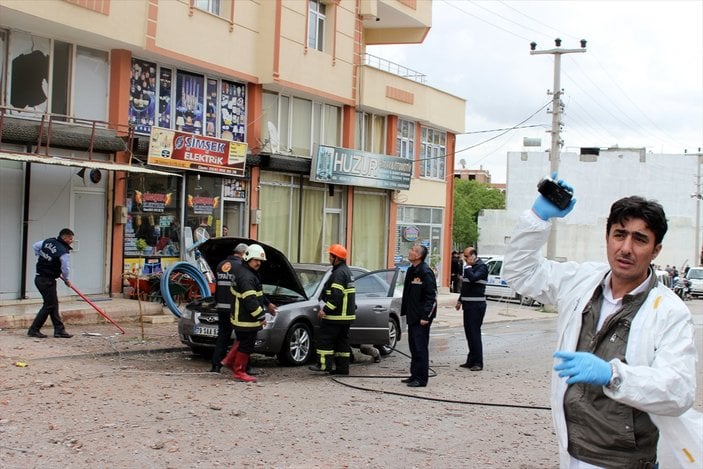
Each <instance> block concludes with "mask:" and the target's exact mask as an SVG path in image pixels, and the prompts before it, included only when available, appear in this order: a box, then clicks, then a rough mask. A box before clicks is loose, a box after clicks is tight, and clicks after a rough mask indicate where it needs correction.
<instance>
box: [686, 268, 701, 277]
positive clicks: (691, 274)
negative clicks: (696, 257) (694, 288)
mask: <svg viewBox="0 0 703 469" xmlns="http://www.w3.org/2000/svg"><path fill="white" fill-rule="evenodd" d="M687 277H688V278H689V279H693V280H703V269H691V270H689V272H688V275H687Z"/></svg>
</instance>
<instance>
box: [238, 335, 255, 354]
mask: <svg viewBox="0 0 703 469" xmlns="http://www.w3.org/2000/svg"><path fill="white" fill-rule="evenodd" d="M257 332H259V331H258V330H257V329H236V334H237V342H239V349H238V350H239V351H240V352H242V353H246V354H247V355H251V354H252V353H254V345H255V344H256V334H257Z"/></svg>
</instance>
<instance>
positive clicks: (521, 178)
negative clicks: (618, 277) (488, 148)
mask: <svg viewBox="0 0 703 469" xmlns="http://www.w3.org/2000/svg"><path fill="white" fill-rule="evenodd" d="M507 160H508V166H507V194H506V209H505V210H484V211H483V213H482V214H481V215H480V216H479V220H478V224H479V247H480V252H490V253H494V254H503V253H504V252H505V249H506V246H507V244H508V243H509V242H510V237H511V235H512V232H513V228H514V227H515V224H516V223H517V220H518V218H519V217H520V215H521V214H522V212H523V211H524V210H527V209H530V208H531V207H532V204H533V203H534V200H535V197H536V196H537V182H538V181H539V180H540V179H541V178H542V177H544V176H545V175H548V174H549V172H550V161H549V153H548V152H544V151H541V152H538V151H535V152H526V151H524V152H509V153H508V156H507ZM700 169H701V156H700V155H696V154H679V155H675V154H654V153H648V152H646V151H645V149H644V148H603V149H598V148H584V149H580V151H576V152H573V151H566V152H563V153H561V158H560V162H559V178H561V179H564V180H565V181H567V182H569V184H571V185H572V186H573V187H574V197H575V198H576V206H575V208H574V210H573V211H572V212H571V213H570V214H569V216H567V217H565V218H564V219H561V220H557V221H556V222H555V226H556V229H557V231H556V233H557V234H556V245H555V251H554V252H555V256H556V258H557V259H560V260H564V261H577V262H584V261H602V262H606V261H607V258H606V250H605V226H606V220H607V217H608V214H609V213H610V206H611V205H612V203H613V202H615V201H616V200H617V199H619V198H622V197H627V196H631V195H639V196H642V197H645V198H647V199H654V200H657V201H658V202H659V203H661V204H662V206H663V207H664V211H665V212H666V216H667V221H668V225H669V230H668V231H667V234H666V236H665V237H664V243H663V249H662V251H661V253H660V254H659V255H658V256H657V259H656V261H655V262H656V263H657V264H659V265H661V266H666V265H667V264H668V265H672V266H673V265H675V266H677V267H678V268H680V269H681V268H683V267H685V266H686V265H688V266H694V265H697V264H698V262H699V256H700V253H699V252H697V250H696V247H698V249H700V246H701V244H700V240H701V238H700V236H701V232H700V217H696V212H697V211H698V213H699V214H700V210H701V208H700V187H701V186H700V183H701V181H700V177H701V176H700V175H701V173H700ZM697 188H698V189H697ZM696 194H698V195H699V197H695V195H696ZM696 236H698V241H699V242H698V243H696ZM544 252H545V255H546V249H545V251H544Z"/></svg>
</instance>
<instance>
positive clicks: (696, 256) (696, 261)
mask: <svg viewBox="0 0 703 469" xmlns="http://www.w3.org/2000/svg"><path fill="white" fill-rule="evenodd" d="M701 156H703V153H701V149H700V148H698V154H697V155H696V193H695V194H693V195H692V196H691V197H695V198H696V233H695V240H694V243H693V244H694V246H695V247H694V248H693V249H694V251H693V265H700V263H701V244H700V239H701V198H702V197H703V195H701Z"/></svg>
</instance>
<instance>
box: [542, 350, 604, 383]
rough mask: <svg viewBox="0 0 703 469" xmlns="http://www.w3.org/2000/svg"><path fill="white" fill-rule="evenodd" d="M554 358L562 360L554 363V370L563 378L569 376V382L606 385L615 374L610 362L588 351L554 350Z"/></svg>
mask: <svg viewBox="0 0 703 469" xmlns="http://www.w3.org/2000/svg"><path fill="white" fill-rule="evenodd" d="M554 358H561V359H562V362H561V363H557V364H556V365H554V370H555V371H558V372H559V376H561V377H562V378H563V377H564V376H568V377H569V379H567V380H566V383H567V384H574V383H587V384H593V385H596V386H606V385H607V384H608V383H609V382H610V378H612V376H613V372H612V370H611V369H610V363H608V362H607V361H605V360H603V359H602V358H599V357H596V356H595V355H593V354H592V353H588V352H565V351H558V352H554Z"/></svg>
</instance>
